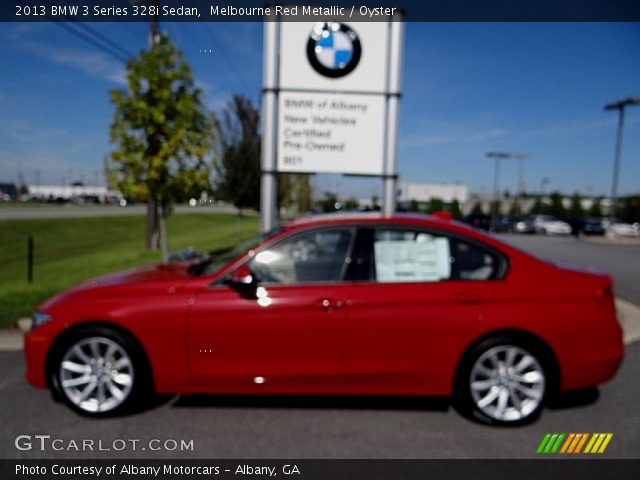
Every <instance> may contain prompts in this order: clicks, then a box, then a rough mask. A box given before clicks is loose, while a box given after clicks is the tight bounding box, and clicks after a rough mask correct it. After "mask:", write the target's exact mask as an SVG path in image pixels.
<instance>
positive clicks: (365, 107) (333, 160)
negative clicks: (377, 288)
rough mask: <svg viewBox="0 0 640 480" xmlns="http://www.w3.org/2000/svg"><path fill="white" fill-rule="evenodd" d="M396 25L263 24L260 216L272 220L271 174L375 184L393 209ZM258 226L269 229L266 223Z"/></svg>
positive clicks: (397, 72) (397, 64)
mask: <svg viewBox="0 0 640 480" xmlns="http://www.w3.org/2000/svg"><path fill="white" fill-rule="evenodd" d="M318 20H320V18H318ZM322 20H331V19H329V18H322ZM398 20H399V18H398V17H389V18H388V20H387V21H375V22H354V23H345V22H337V21H322V22H321V21H315V22H287V21H279V19H278V18H275V19H274V18H270V19H269V21H266V22H265V27H264V29H265V33H264V78H263V119H264V132H263V148H262V172H263V181H262V190H263V198H262V201H261V205H262V207H261V210H262V212H263V214H265V215H268V216H269V215H272V213H269V209H270V208H271V206H272V205H274V204H275V200H274V197H275V193H274V190H275V186H274V185H275V179H276V178H275V175H274V174H275V173H276V172H285V173H342V174H351V175H372V176H380V177H382V178H384V179H385V195H384V196H383V203H384V204H388V205H390V207H389V208H390V209H391V205H392V203H393V192H394V189H395V187H394V185H393V183H394V181H395V175H396V171H395V163H396V162H395V156H396V132H397V116H398V100H399V97H400V57H401V50H402V48H401V46H402V45H401V44H402V28H403V25H402V22H401V21H398ZM387 180H388V181H387ZM385 199H386V200H385ZM265 212H267V213H265ZM262 225H263V229H266V228H267V227H269V226H271V225H272V222H270V221H269V220H268V219H265V218H264V217H263V222H262Z"/></svg>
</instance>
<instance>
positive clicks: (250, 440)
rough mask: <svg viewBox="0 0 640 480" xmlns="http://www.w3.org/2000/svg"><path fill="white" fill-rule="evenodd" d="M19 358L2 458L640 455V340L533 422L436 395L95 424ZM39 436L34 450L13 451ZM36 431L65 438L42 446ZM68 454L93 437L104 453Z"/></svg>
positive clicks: (203, 400)
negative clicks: (599, 438)
mask: <svg viewBox="0 0 640 480" xmlns="http://www.w3.org/2000/svg"><path fill="white" fill-rule="evenodd" d="M22 370H23V363H22V358H21V354H20V352H0V371H2V372H3V376H2V380H1V381H0V407H1V408H0V425H2V429H1V431H0V458H33V459H35V458H56V459H60V458H221V459H222V458H298V459H299V458H398V459H401V458H531V457H535V456H536V453H535V451H536V448H537V446H538V444H539V443H540V441H541V440H542V438H543V436H544V435H545V433H547V432H566V433H569V432H610V433H613V439H612V440H611V442H610V444H609V446H608V447H607V450H606V451H605V453H603V454H602V455H599V457H600V458H640V410H639V409H638V405H640V383H639V382H638V381H637V379H638V377H639V376H640V343H635V344H633V345H631V346H629V347H628V350H627V357H626V361H625V362H624V364H623V366H622V369H621V371H620V372H619V374H618V375H617V376H616V377H615V378H614V379H613V380H612V381H611V382H609V383H607V384H605V385H603V386H602V387H601V388H600V390H599V391H598V392H594V391H588V392H584V393H582V394H580V395H574V396H569V397H566V398H564V399H563V401H564V404H563V405H558V406H557V407H556V408H554V409H550V408H548V409H546V410H545V411H544V412H543V415H542V417H541V418H540V419H539V420H538V421H537V422H536V423H534V424H532V425H528V426H524V427H518V428H497V427H487V426H483V425H478V424H475V423H473V422H471V421H470V420H467V419H465V418H463V417H461V416H460V415H459V414H458V413H457V412H455V411H454V410H453V409H452V408H450V407H449V405H448V403H447V402H446V401H444V400H441V399H434V398H423V397H418V398H406V397H402V398H369V397H347V398H342V397H292V396H286V397H280V396H279V397H268V396H244V397H243V396H187V397H175V398H170V399H166V401H165V403H163V404H161V405H159V406H157V407H156V408H153V409H151V410H148V411H146V412H142V413H138V414H135V415H132V416H129V417H123V418H112V419H105V420H91V419H87V418H83V417H80V416H78V415H77V414H75V413H73V412H71V411H70V410H69V409H67V408H66V407H65V406H63V405H61V404H58V403H54V402H53V401H52V399H51V398H50V395H49V393H48V392H47V391H45V390H39V389H35V388H33V387H31V386H29V385H27V384H26V383H25V382H24V380H23V378H22ZM19 435H31V436H32V440H34V441H33V443H34V445H35V446H36V449H34V450H26V451H21V450H17V449H16V448H15V445H14V444H15V439H16V437H18V436H19ZM34 435H51V437H52V439H61V441H60V442H58V444H59V447H61V448H65V450H63V451H52V450H51V448H48V449H46V450H44V451H40V450H39V444H38V442H36V441H35V438H34V437H33V436H34ZM116 439H123V440H126V441H127V444H129V445H130V444H131V442H130V441H131V440H139V442H137V443H136V445H138V447H139V449H138V450H133V449H132V448H126V449H124V450H122V451H115V450H113V449H112V450H111V451H96V450H94V451H84V452H83V451H80V452H78V451H76V450H75V449H72V450H66V448H67V446H68V442H69V441H70V440H75V441H76V442H78V443H81V442H83V440H91V441H93V442H94V445H96V446H97V445H98V444H99V442H101V445H102V448H112V446H114V445H118V444H117V442H114V440H116ZM152 439H157V440H160V443H159V445H162V444H163V443H164V441H165V440H168V439H173V440H176V441H177V442H178V444H179V442H180V441H181V440H185V441H186V442H187V444H188V442H189V441H191V440H193V450H191V451H171V452H167V451H150V450H149V448H146V449H145V450H142V448H145V446H146V445H149V441H150V440H152Z"/></svg>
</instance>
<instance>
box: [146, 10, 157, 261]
mask: <svg viewBox="0 0 640 480" xmlns="http://www.w3.org/2000/svg"><path fill="white" fill-rule="evenodd" d="M153 6H154V7H155V11H154V15H153V16H152V17H151V21H150V22H149V51H151V50H153V47H154V46H155V44H156V42H157V40H158V34H159V30H160V24H159V21H158V11H159V9H160V1H159V0H153ZM147 248H148V249H149V250H157V249H158V202H157V201H156V199H155V198H153V197H152V196H149V198H148V199H147Z"/></svg>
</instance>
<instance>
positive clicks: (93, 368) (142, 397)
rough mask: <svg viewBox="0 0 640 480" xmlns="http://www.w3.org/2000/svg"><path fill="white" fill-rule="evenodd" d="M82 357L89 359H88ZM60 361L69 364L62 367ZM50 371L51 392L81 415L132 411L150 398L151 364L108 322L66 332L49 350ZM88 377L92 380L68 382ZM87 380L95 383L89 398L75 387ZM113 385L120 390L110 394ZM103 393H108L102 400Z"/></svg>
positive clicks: (131, 339)
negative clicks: (100, 325)
mask: <svg viewBox="0 0 640 480" xmlns="http://www.w3.org/2000/svg"><path fill="white" fill-rule="evenodd" d="M94 344H95V345H97V348H98V350H97V352H98V354H97V356H96V355H92V352H93V350H92V349H93V348H94ZM78 347H79V348H80V352H78V351H77V348H78ZM112 349H113V350H112ZM111 351H112V352H113V353H112V354H111V357H109V352H111ZM79 354H80V355H81V356H82V357H81V356H79ZM82 358H85V359H90V360H91V362H92V363H91V365H89V360H87V362H84V361H83V360H82ZM110 358H113V364H112V363H111V360H109V359H110ZM63 362H64V364H65V365H66V366H67V367H68V366H70V365H72V366H73V369H68V368H63ZM116 367H119V369H117V368H116ZM80 369H86V370H84V371H80ZM49 372H50V375H51V387H52V390H53V393H54V395H55V396H56V397H58V398H59V399H61V400H62V402H64V403H65V404H66V405H67V406H68V407H69V408H71V409H72V410H74V411H75V412H77V413H79V414H81V415H84V416H88V417H96V418H100V417H111V416H118V415H124V414H128V413H133V412H136V411H139V410H140V409H142V408H144V407H145V406H146V405H147V404H149V403H150V400H151V399H152V398H153V383H152V381H151V378H152V377H151V369H150V367H149V362H148V361H147V357H146V355H145V353H144V351H143V349H142V347H141V346H140V344H139V343H138V342H137V341H136V340H135V339H134V338H133V337H131V336H130V335H128V334H127V333H125V332H121V331H118V330H114V329H111V328H108V327H88V328H84V329H81V330H76V331H74V332H72V333H70V334H69V335H67V336H66V337H65V338H64V339H63V340H62V341H61V342H59V343H58V344H57V345H56V346H55V350H54V351H53V352H52V355H51V358H50V365H49ZM87 378H91V380H89V381H86V383H80V384H78V385H75V384H74V385H73V386H70V384H71V383H73V382H76V383H77V382H79V381H83V382H84V381H85V379H87ZM90 384H91V385H94V384H95V385H94V387H93V389H92V390H91V391H90V394H89V396H88V398H86V399H84V400H82V399H81V398H82V396H83V395H82V394H83V392H77V391H76V390H80V389H81V388H86V389H87V390H89V388H90ZM101 384H102V386H100V385H101ZM76 387H77V388H76ZM112 389H113V390H112ZM115 390H117V391H120V394H121V395H122V397H121V398H120V397H117V396H116V395H113V392H114V391H115ZM98 391H101V392H102V394H101V395H100V394H99V393H98ZM93 396H95V397H96V398H95V401H94V399H93V398H92V397H93ZM105 396H108V397H111V399H110V400H109V399H107V400H105ZM99 398H100V399H99Z"/></svg>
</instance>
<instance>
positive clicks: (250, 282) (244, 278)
mask: <svg viewBox="0 0 640 480" xmlns="http://www.w3.org/2000/svg"><path fill="white" fill-rule="evenodd" d="M224 283H225V284H227V285H229V286H230V287H231V288H233V289H234V290H236V291H237V292H238V293H240V294H241V295H242V296H243V297H246V298H256V289H257V288H258V282H257V281H256V279H255V276H254V275H253V272H251V269H250V268H249V267H247V266H246V265H242V266H240V267H238V268H236V269H235V270H234V271H233V272H231V273H230V274H229V275H227V278H226V279H225V281H224Z"/></svg>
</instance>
